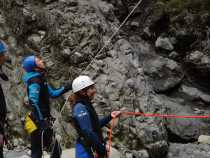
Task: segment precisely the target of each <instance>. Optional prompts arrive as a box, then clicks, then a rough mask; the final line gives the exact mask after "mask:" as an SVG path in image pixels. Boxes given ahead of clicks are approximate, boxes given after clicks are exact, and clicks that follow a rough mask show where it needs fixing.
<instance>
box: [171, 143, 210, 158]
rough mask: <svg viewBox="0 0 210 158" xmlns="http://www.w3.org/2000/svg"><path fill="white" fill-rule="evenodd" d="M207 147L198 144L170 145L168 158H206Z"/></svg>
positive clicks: (207, 154)
mask: <svg viewBox="0 0 210 158" xmlns="http://www.w3.org/2000/svg"><path fill="white" fill-rule="evenodd" d="M208 149H209V145H198V144H171V146H170V149H169V154H168V158H185V157H189V155H190V157H192V158H197V157H198V158H207V157H209V155H210V153H209V150H208Z"/></svg>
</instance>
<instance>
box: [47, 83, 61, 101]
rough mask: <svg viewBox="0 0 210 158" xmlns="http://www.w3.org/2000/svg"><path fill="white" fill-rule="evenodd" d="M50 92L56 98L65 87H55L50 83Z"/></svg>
mask: <svg viewBox="0 0 210 158" xmlns="http://www.w3.org/2000/svg"><path fill="white" fill-rule="evenodd" d="M48 92H49V95H50V96H51V97H52V98H56V97H59V96H61V95H62V94H63V93H64V87H61V88H59V89H53V88H52V87H51V86H50V85H48Z"/></svg>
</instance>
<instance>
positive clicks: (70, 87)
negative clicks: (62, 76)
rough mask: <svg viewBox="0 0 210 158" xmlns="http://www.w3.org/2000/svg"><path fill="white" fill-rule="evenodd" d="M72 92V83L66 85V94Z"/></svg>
mask: <svg viewBox="0 0 210 158" xmlns="http://www.w3.org/2000/svg"><path fill="white" fill-rule="evenodd" d="M70 90H72V82H66V83H64V93H65V92H68V91H70Z"/></svg>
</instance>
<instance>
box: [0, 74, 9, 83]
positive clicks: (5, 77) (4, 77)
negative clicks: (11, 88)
mask: <svg viewBox="0 0 210 158" xmlns="http://www.w3.org/2000/svg"><path fill="white" fill-rule="evenodd" d="M0 77H1V78H2V80H4V81H9V78H8V77H7V75H6V74H5V73H3V72H0Z"/></svg>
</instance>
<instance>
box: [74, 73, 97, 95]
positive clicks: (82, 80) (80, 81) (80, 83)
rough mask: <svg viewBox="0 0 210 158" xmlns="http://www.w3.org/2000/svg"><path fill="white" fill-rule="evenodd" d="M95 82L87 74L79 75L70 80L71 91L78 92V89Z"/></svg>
mask: <svg viewBox="0 0 210 158" xmlns="http://www.w3.org/2000/svg"><path fill="white" fill-rule="evenodd" d="M93 84H95V83H94V82H93V80H91V78H90V77H88V76H79V77H77V78H75V79H74V80H73V82H72V90H73V93H76V92H79V91H80V90H82V89H84V88H86V87H88V86H91V85H93Z"/></svg>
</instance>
